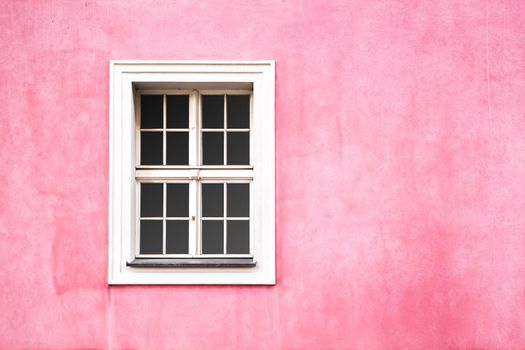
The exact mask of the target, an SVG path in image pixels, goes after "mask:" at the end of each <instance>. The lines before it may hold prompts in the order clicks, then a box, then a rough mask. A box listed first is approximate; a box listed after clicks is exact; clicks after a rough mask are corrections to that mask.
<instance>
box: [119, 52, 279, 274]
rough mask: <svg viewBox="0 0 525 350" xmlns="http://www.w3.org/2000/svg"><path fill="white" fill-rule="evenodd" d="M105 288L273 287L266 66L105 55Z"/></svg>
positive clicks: (270, 75) (270, 91) (269, 66)
mask: <svg viewBox="0 0 525 350" xmlns="http://www.w3.org/2000/svg"><path fill="white" fill-rule="evenodd" d="M110 84H111V88H110V89H111V97H110V100H111V106H110V109H111V111H110V138H111V139H110V228H109V231H110V252H109V254H110V255H109V283H110V284H274V283H275V247H274V245H275V243H274V242H275V189H274V186H275V185H274V183H275V179H274V176H275V175H274V107H273V106H274V63H273V62H166V61H161V62H157V61H155V62H149V61H112V62H111V83H110Z"/></svg>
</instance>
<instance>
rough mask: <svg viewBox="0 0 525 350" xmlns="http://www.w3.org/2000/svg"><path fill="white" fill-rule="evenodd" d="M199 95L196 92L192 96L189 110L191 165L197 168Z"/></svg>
mask: <svg viewBox="0 0 525 350" xmlns="http://www.w3.org/2000/svg"><path fill="white" fill-rule="evenodd" d="M198 101H199V93H198V91H196V90H194V91H192V92H191V94H190V108H189V113H190V115H189V125H188V126H189V133H190V134H189V147H188V149H189V153H190V154H189V158H188V159H189V165H190V166H192V167H196V166H198V164H199V157H198V155H199V148H200V147H199V137H198V130H199V128H198V119H199V118H198V108H199V107H198V105H199V103H198Z"/></svg>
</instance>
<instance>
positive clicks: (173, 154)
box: [166, 131, 189, 165]
mask: <svg viewBox="0 0 525 350" xmlns="http://www.w3.org/2000/svg"><path fill="white" fill-rule="evenodd" d="M188 153H189V151H188V133H187V132H185V131H182V132H167V133H166V164H167V165H188Z"/></svg>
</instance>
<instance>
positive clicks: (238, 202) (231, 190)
mask: <svg viewBox="0 0 525 350" xmlns="http://www.w3.org/2000/svg"><path fill="white" fill-rule="evenodd" d="M226 186H227V188H228V196H227V197H226V198H227V202H228V203H227V206H226V207H227V212H228V216H230V217H248V216H250V185H249V184H227V185H226Z"/></svg>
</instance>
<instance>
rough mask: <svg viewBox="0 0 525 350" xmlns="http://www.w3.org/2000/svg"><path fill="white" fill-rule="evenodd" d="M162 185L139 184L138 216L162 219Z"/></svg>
mask: <svg viewBox="0 0 525 350" xmlns="http://www.w3.org/2000/svg"><path fill="white" fill-rule="evenodd" d="M162 185H163V184H151V183H141V184H140V216H141V217H162V202H163V199H162Z"/></svg>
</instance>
